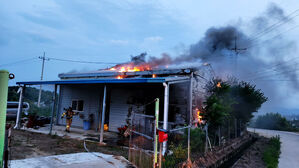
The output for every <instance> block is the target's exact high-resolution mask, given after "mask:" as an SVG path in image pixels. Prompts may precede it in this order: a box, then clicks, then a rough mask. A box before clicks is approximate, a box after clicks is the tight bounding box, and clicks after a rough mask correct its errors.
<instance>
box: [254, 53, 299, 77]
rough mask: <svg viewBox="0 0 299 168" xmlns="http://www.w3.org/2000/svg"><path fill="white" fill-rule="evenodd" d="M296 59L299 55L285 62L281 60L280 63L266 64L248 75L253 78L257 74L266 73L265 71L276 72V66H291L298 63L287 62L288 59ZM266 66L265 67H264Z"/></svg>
mask: <svg viewBox="0 0 299 168" xmlns="http://www.w3.org/2000/svg"><path fill="white" fill-rule="evenodd" d="M296 59H299V57H295V58H292V59H289V60H287V61H285V62H281V63H278V64H275V65H273V66H267V67H265V68H264V69H265V70H263V71H256V72H254V73H252V75H251V76H249V77H250V78H253V77H257V76H259V75H264V74H267V73H270V72H274V71H275V72H277V70H278V68H279V67H280V66H292V65H296V64H298V62H291V64H289V62H290V61H294V60H296ZM266 68H267V69H266Z"/></svg>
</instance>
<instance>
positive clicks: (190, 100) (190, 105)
mask: <svg viewBox="0 0 299 168" xmlns="http://www.w3.org/2000/svg"><path fill="white" fill-rule="evenodd" d="M192 81H193V72H192V73H191V77H190V86H189V87H190V88H189V128H188V161H191V160H190V129H191V126H192V121H193V120H192V118H193V108H192V105H193V102H192V100H193V97H192V96H193V83H192Z"/></svg>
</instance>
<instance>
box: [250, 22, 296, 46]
mask: <svg viewBox="0 0 299 168" xmlns="http://www.w3.org/2000/svg"><path fill="white" fill-rule="evenodd" d="M298 27H299V25H295V26H293V27H291V28H290V29H288V30H286V31H284V32H281V33H279V34H277V35H275V36H273V37H271V38H269V39H267V40H264V41H262V42H257V43H253V45H250V46H248V47H247V48H252V47H254V46H257V45H260V44H262V43H265V42H269V41H270V40H273V39H275V38H277V37H279V36H280V35H282V34H284V33H287V32H289V31H291V30H294V29H296V28H298Z"/></svg>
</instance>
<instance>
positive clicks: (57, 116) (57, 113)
mask: <svg viewBox="0 0 299 168" xmlns="http://www.w3.org/2000/svg"><path fill="white" fill-rule="evenodd" d="M58 86H59V90H58ZM57 91H58V93H59V94H58V95H59V97H56V99H57V100H56V104H57V105H56V107H55V109H56V120H55V124H56V125H58V121H59V118H60V115H59V109H60V106H61V96H60V95H61V85H57Z"/></svg>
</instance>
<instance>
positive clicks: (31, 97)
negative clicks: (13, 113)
mask: <svg viewBox="0 0 299 168" xmlns="http://www.w3.org/2000/svg"><path fill="white" fill-rule="evenodd" d="M18 89H19V87H18V86H10V87H9V88H8V101H19V94H18V93H17V91H18ZM38 94H39V89H37V88H34V87H26V90H25V94H24V101H25V102H28V103H29V104H30V109H29V113H30V114H36V115H40V116H49V115H50V112H51V107H52V106H51V105H52V98H53V94H54V92H50V91H45V90H42V98H41V107H40V108H38V107H37V101H38Z"/></svg>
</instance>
